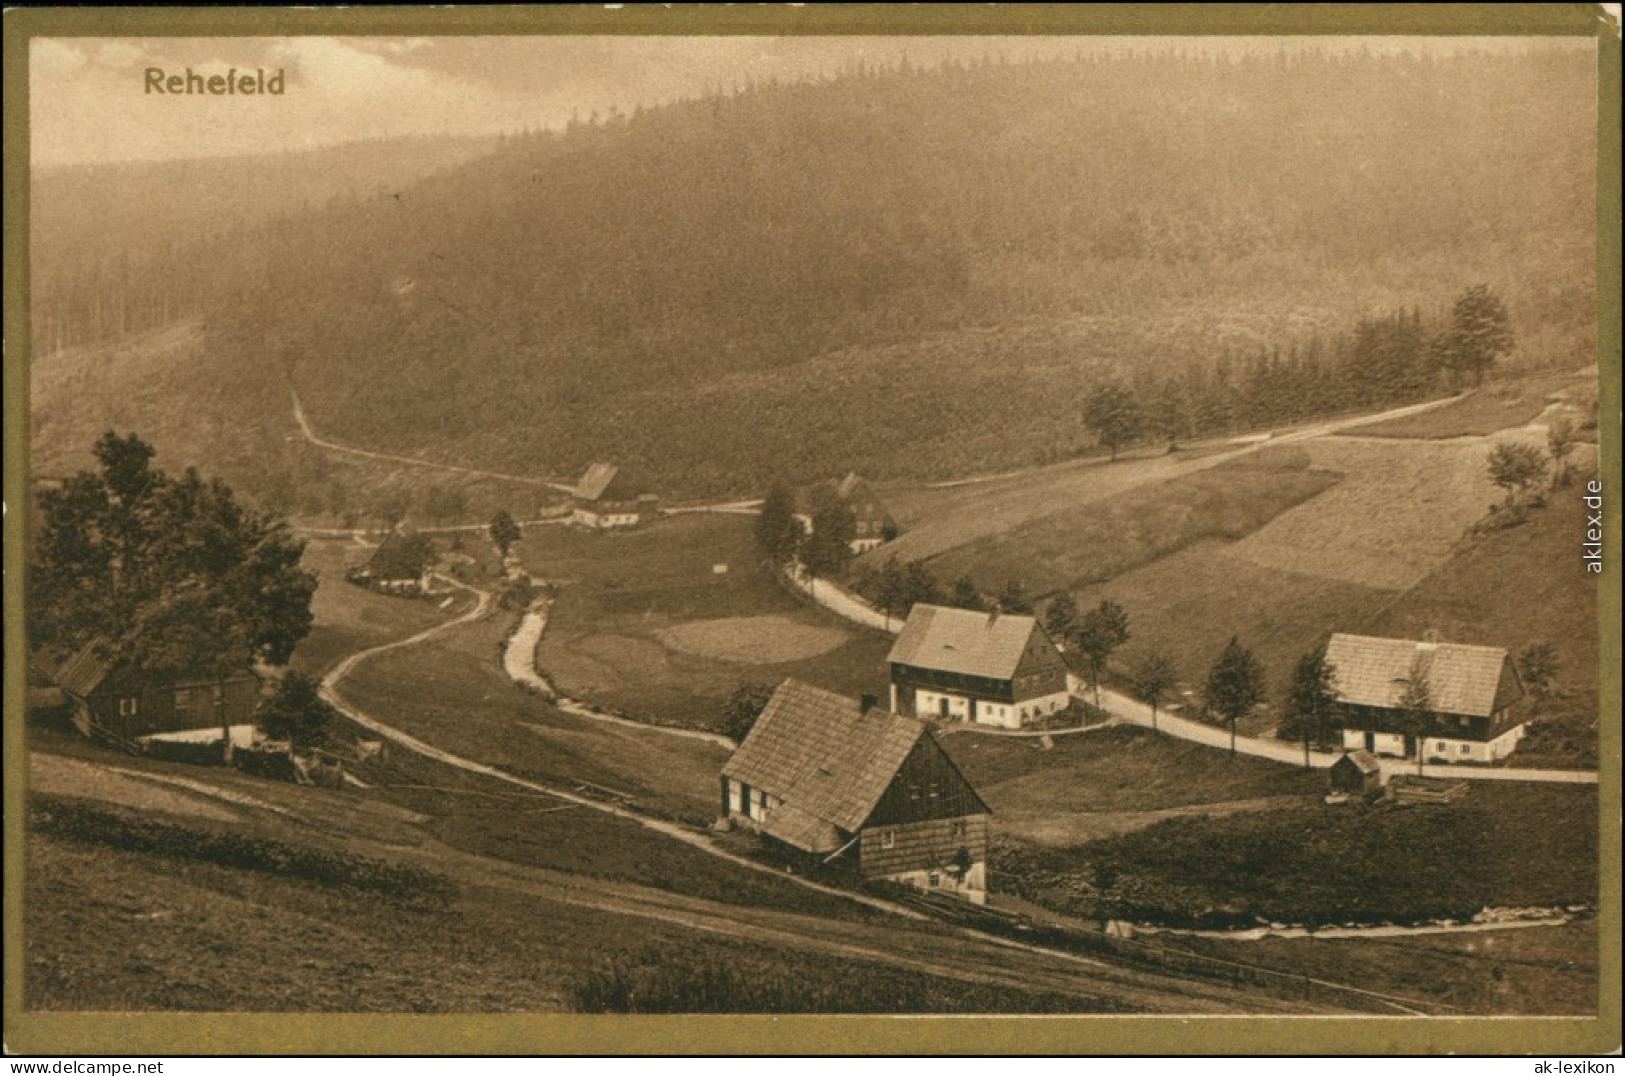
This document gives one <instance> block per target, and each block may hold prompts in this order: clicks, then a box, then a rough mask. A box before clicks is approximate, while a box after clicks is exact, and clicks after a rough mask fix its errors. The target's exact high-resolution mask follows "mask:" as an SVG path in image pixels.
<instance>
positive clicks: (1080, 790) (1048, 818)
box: [942, 728, 1325, 845]
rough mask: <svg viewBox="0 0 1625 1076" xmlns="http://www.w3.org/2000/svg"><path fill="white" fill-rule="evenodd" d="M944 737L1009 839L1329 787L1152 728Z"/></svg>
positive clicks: (1125, 827)
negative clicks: (1043, 738) (1045, 744)
mask: <svg viewBox="0 0 1625 1076" xmlns="http://www.w3.org/2000/svg"><path fill="white" fill-rule="evenodd" d="M942 743H943V745H944V746H945V747H946V748H947V750H948V754H949V755H950V756H951V757H952V758H953V760H954V762H955V763H956V764H957V765H958V766H959V768H960V769H961V770H963V771H964V773H965V776H966V777H968V778H969V779H970V782H971V784H973V785H974V786H975V787H976V790H977V792H979V793H980V794H981V796H982V798H983V799H984V800H986V801H987V804H988V806H989V807H991V808H993V812H994V817H995V819H996V820H997V823H998V832H999V833H1000V834H1001V835H1004V836H1006V837H1016V838H1019V839H1022V840H1031V841H1036V842H1039V843H1043V844H1049V845H1054V844H1061V845H1066V844H1076V843H1080V842H1083V841H1087V840H1090V839H1093V838H1096V837H1100V836H1105V835H1109V834H1112V833H1120V832H1127V831H1129V830H1133V829H1138V828H1141V827H1143V826H1147V825H1150V824H1152V823H1153V822H1155V821H1157V820H1158V819H1160V818H1163V817H1167V816H1168V813H1169V812H1170V811H1175V812H1178V813H1184V812H1185V811H1186V810H1188V809H1192V808H1201V807H1204V806H1205V807H1210V808H1212V809H1215V810H1219V809H1225V810H1228V809H1231V808H1235V809H1243V808H1246V809H1255V808H1257V807H1260V806H1264V805H1268V804H1275V805H1279V804H1280V803H1281V802H1282V798H1283V797H1296V798H1300V799H1301V798H1303V797H1304V796H1306V795H1307V794H1310V793H1314V792H1317V791H1320V790H1321V789H1322V788H1323V787H1324V784H1325V777H1324V775H1322V774H1308V773H1305V772H1304V771H1302V770H1297V769H1293V768H1290V767H1287V766H1281V765H1278V764H1276V763H1273V762H1265V761H1263V760H1260V759H1252V758H1245V757H1243V758H1236V759H1224V758H1221V757H1219V756H1217V755H1216V754H1215V753H1214V752H1213V750H1212V749H1211V748H1207V747H1202V746H1199V745H1197V744H1191V743H1186V742H1184V741H1181V740H1172V739H1168V738H1165V737H1162V736H1158V735H1156V734H1155V733H1153V732H1151V731H1150V730H1147V729H1136V728H1114V729H1107V730H1103V731H1100V732H1094V733H1089V734H1087V735H1083V736H1064V737H1058V738H1056V739H1055V740H1054V746H1053V747H1051V748H1048V749H1045V748H1042V747H1041V746H1040V744H1039V742H1038V741H1037V740H1032V739H1019V740H1017V739H998V738H993V737H988V736H977V735H953V736H945V737H943V738H942ZM1220 805H1224V806H1223V807H1221V806H1220Z"/></svg>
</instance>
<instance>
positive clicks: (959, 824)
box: [950, 818, 965, 837]
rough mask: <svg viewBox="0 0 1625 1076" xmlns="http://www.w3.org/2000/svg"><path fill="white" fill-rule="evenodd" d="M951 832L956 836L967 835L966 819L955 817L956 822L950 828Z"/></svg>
mask: <svg viewBox="0 0 1625 1076" xmlns="http://www.w3.org/2000/svg"><path fill="white" fill-rule="evenodd" d="M950 832H951V833H952V834H953V835H954V836H955V837H963V836H964V835H965V820H964V819H963V818H956V819H954V824H953V826H952V827H951V828H950Z"/></svg>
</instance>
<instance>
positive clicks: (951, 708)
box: [886, 603, 1072, 729]
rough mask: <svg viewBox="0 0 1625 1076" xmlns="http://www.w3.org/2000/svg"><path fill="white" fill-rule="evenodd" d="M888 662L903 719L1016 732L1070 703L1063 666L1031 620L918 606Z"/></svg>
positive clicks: (893, 697) (896, 705) (894, 699)
mask: <svg viewBox="0 0 1625 1076" xmlns="http://www.w3.org/2000/svg"><path fill="white" fill-rule="evenodd" d="M886 660H887V661H888V662H889V663H890V664H891V704H892V709H893V710H895V711H897V712H898V713H900V714H909V715H912V716H919V717H937V718H941V719H944V720H959V721H968V722H974V723H976V724H981V725H998V726H1000V727H1003V728H1008V729H1016V728H1021V727H1022V726H1023V725H1029V724H1032V723H1033V722H1034V721H1037V720H1038V719H1040V718H1043V717H1047V716H1049V715H1050V714H1054V713H1059V712H1060V711H1061V710H1064V709H1066V707H1067V706H1068V705H1070V703H1071V701H1072V695H1071V692H1070V691H1069V690H1068V688H1067V669H1066V661H1065V659H1063V658H1062V657H1061V654H1060V651H1058V650H1056V649H1055V644H1054V643H1053V642H1051V641H1050V638H1049V636H1048V635H1045V634H1044V629H1043V627H1042V626H1040V625H1039V623H1038V621H1037V620H1035V619H1034V618H1033V617H1030V616H1020V615H1017V614H1014V613H998V612H993V613H983V612H977V611H975V610H971V609H954V608H950V607H948V606H942V605H925V604H923V603H922V604H919V605H916V606H914V608H913V609H912V610H911V611H910V612H909V615H908V622H907V623H906V624H904V625H903V631H902V633H901V634H900V635H898V637H897V642H896V643H895V644H894V645H893V646H892V649H891V653H890V654H889V655H887V658H886Z"/></svg>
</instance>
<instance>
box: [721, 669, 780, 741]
mask: <svg viewBox="0 0 1625 1076" xmlns="http://www.w3.org/2000/svg"><path fill="white" fill-rule="evenodd" d="M772 697H773V686H772V685H771V684H763V683H759V682H756V681H748V682H746V683H743V684H740V685H739V686H738V687H736V688H734V690H733V694H732V695H729V696H728V701H727V702H726V703H724V704H723V707H722V734H723V735H724V736H726V737H728V739H730V740H732V741H734V742H735V743H742V742H743V741H744V739H745V737H746V736H749V735H750V730H751V729H752V728H754V727H755V725H756V719H757V718H758V717H761V716H762V711H763V710H765V709H766V708H767V703H768V700H770V699H771V698H772Z"/></svg>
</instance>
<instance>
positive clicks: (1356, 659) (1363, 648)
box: [1326, 634, 1523, 717]
mask: <svg viewBox="0 0 1625 1076" xmlns="http://www.w3.org/2000/svg"><path fill="white" fill-rule="evenodd" d="M1326 661H1327V662H1328V663H1329V664H1330V665H1332V666H1333V673H1332V686H1333V687H1334V688H1335V689H1336V691H1337V694H1338V701H1340V702H1347V703H1353V704H1355V705H1358V706H1377V707H1383V708H1388V709H1393V708H1397V707H1398V706H1399V700H1400V697H1401V696H1402V695H1403V694H1404V693H1405V688H1406V685H1407V684H1409V683H1410V677H1411V670H1412V668H1413V667H1416V665H1417V663H1418V662H1420V663H1421V668H1422V669H1423V670H1425V671H1426V673H1427V679H1428V686H1429V688H1430V689H1431V691H1432V696H1433V709H1434V710H1436V711H1438V712H1440V713H1446V714H1462V715H1465V716H1468V717H1489V716H1491V715H1493V714H1494V713H1496V711H1498V710H1500V709H1502V708H1504V707H1505V706H1507V705H1509V704H1510V703H1512V702H1514V701H1516V699H1517V698H1518V697H1519V696H1521V695H1522V693H1523V692H1522V688H1521V686H1518V685H1517V683H1516V681H1517V674H1516V673H1515V672H1511V670H1510V669H1509V668H1508V666H1509V662H1508V660H1507V652H1506V651H1505V650H1503V649H1502V648H1500V647H1497V646H1468V645H1465V644H1462V643H1427V642H1415V641H1413V640H1410V639H1380V638H1375V637H1373V636H1369V635H1344V634H1337V635H1333V636H1332V639H1331V642H1330V643H1328V644H1327V646H1326ZM1503 670H1507V671H1508V672H1509V673H1510V675H1511V676H1512V681H1513V684H1512V686H1513V687H1515V688H1516V692H1515V693H1513V694H1512V695H1511V697H1510V698H1505V699H1497V694H1498V692H1499V691H1500V688H1501V681H1502V672H1503Z"/></svg>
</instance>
